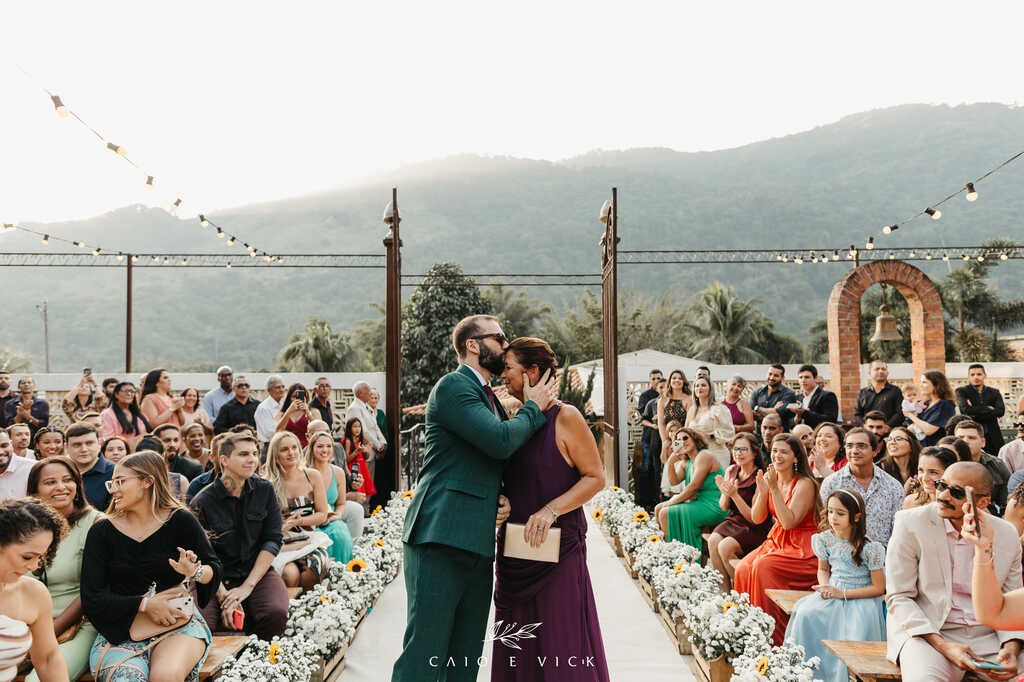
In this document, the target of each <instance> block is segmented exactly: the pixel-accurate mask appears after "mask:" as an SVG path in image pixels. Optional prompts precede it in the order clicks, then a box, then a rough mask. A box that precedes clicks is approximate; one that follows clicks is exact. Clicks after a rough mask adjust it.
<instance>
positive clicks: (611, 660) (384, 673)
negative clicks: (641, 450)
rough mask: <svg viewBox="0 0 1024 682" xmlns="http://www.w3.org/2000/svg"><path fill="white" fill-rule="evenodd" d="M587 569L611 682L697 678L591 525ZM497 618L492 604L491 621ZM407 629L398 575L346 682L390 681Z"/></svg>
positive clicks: (356, 648)
mask: <svg viewBox="0 0 1024 682" xmlns="http://www.w3.org/2000/svg"><path fill="white" fill-rule="evenodd" d="M588 520H589V516H588ZM587 567H588V568H589V570H590V580H591V582H592V583H593V585H594V592H595V597H596V599H597V614H598V618H599V619H600V621H601V630H602V632H603V636H604V649H605V655H606V656H607V658H608V670H609V673H610V676H611V679H612V682H632V681H634V680H636V681H637V682H640V681H641V680H642V681H643V682H688V681H690V680H695V678H694V676H693V673H692V672H691V670H690V666H689V660H690V659H689V657H685V658H684V657H682V656H680V655H679V654H678V653H676V652H675V650H674V649H673V647H672V644H671V642H670V641H669V639H668V635H667V634H666V633H665V631H664V629H662V627H661V623H660V622H659V620H658V616H657V615H656V614H654V613H652V612H651V610H650V609H649V608H648V607H647V604H646V603H644V600H643V598H642V597H641V596H640V591H639V590H638V589H637V586H636V585H635V584H634V581H633V580H631V579H630V578H629V576H628V575H627V574H626V570H625V568H624V567H623V565H622V562H621V561H620V560H619V559H618V558H616V556H615V551H614V550H613V549H612V548H611V546H610V545H609V544H608V542H607V540H605V538H604V536H603V535H602V534H601V530H600V529H599V528H598V527H597V525H596V524H594V523H593V522H592V521H591V522H590V528H589V530H588V532H587ZM493 619H494V609H493V606H492V608H491V617H490V620H491V621H493ZM489 626H490V623H488V627H489ZM404 631H405V578H404V576H403V575H402V573H401V572H399V574H398V577H397V578H395V580H394V581H393V582H392V583H391V584H390V585H388V586H387V588H385V590H384V593H383V594H381V596H380V599H378V600H377V605H376V606H375V607H374V609H373V611H372V612H371V613H370V614H369V615H368V616H367V617H366V621H365V622H364V623H363V627H362V629H361V630H360V631H359V635H358V636H357V637H356V640H355V642H353V643H352V647H351V648H350V649H349V650H348V655H347V656H346V667H345V672H344V673H342V680H343V681H344V682H386V681H388V680H390V679H391V667H392V665H393V664H394V662H395V659H397V658H398V655H399V654H400V653H401V652H402V634H403V632H404ZM490 653H491V650H490V643H487V645H485V649H484V652H483V655H485V656H488V657H489V656H490ZM490 674H491V671H490V668H481V670H480V675H479V677H478V678H477V680H478V682H489V680H490Z"/></svg>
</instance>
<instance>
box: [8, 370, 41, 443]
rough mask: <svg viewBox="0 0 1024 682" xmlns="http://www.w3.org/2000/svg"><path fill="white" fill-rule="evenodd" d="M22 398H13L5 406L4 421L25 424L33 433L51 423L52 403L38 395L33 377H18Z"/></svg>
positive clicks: (9, 423) (19, 393) (19, 392)
mask: <svg viewBox="0 0 1024 682" xmlns="http://www.w3.org/2000/svg"><path fill="white" fill-rule="evenodd" d="M18 395H19V396H20V397H21V400H11V401H9V402H8V403H7V404H6V405H5V406H4V423H5V424H7V425H8V426H10V425H11V424H25V425H26V426H28V429H29V431H30V432H31V435H32V436H33V437H35V434H36V430H37V429H39V428H40V427H43V426H47V425H48V424H49V423H50V403H48V402H46V401H45V400H43V399H42V398H37V397H36V382H35V380H34V379H33V378H32V377H22V378H21V379H18Z"/></svg>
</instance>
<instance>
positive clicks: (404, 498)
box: [402, 490, 412, 500]
mask: <svg viewBox="0 0 1024 682" xmlns="http://www.w3.org/2000/svg"><path fill="white" fill-rule="evenodd" d="M410 497H412V491H411V490H406V491H405V492H404V493H402V499H403V500H407V499H409V498H410Z"/></svg>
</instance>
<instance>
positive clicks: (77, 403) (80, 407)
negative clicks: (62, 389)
mask: <svg viewBox="0 0 1024 682" xmlns="http://www.w3.org/2000/svg"><path fill="white" fill-rule="evenodd" d="M86 386H88V387H89V397H88V399H86V401H85V405H83V404H82V402H81V401H80V400H79V399H78V391H77V390H76V391H75V399H74V400H73V401H72V403H74V406H75V409H74V410H73V411H74V412H81V411H82V410H84V409H85V408H87V407H89V406H90V405H92V403H93V399H94V398H95V397H96V389H95V387H93V385H92V384H86Z"/></svg>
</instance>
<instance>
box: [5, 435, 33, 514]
mask: <svg viewBox="0 0 1024 682" xmlns="http://www.w3.org/2000/svg"><path fill="white" fill-rule="evenodd" d="M4 436H7V434H6V433H5V434H4ZM10 442H11V439H10V437H8V438H7V440H6V442H4V443H0V444H3V445H5V446H6V447H3V448H0V502H3V501H4V500H9V499H13V498H18V497H25V490H26V486H27V485H28V474H29V472H30V471H32V465H33V464H35V461H34V460H31V459H27V458H25V457H18V456H17V455H16V454H14V448H13V447H11V446H10Z"/></svg>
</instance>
